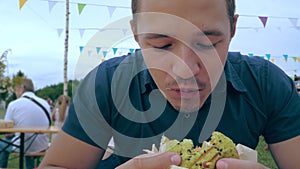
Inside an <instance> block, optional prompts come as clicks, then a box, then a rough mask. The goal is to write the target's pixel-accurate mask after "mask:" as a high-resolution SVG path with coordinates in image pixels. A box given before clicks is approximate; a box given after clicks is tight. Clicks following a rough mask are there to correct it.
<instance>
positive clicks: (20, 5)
mask: <svg viewBox="0 0 300 169" xmlns="http://www.w3.org/2000/svg"><path fill="white" fill-rule="evenodd" d="M26 2H27V0H20V1H19V9H20V10H21V9H22V8H23V6H24V4H25V3H26Z"/></svg>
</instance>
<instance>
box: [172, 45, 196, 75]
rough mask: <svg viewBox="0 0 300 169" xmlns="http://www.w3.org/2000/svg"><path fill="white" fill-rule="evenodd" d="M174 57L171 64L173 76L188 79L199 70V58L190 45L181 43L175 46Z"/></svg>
mask: <svg viewBox="0 0 300 169" xmlns="http://www.w3.org/2000/svg"><path fill="white" fill-rule="evenodd" d="M175 54H176V59H174V62H173V65H172V71H173V73H174V75H175V76H177V77H180V78H181V79H189V78H192V77H194V76H195V75H197V74H198V73H199V72H200V69H201V67H200V58H199V57H198V56H197V55H196V54H195V52H193V50H192V49H191V48H190V47H187V46H185V45H181V46H180V47H178V48H177V52H176V53H175Z"/></svg>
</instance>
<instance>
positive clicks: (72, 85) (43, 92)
mask: <svg viewBox="0 0 300 169" xmlns="http://www.w3.org/2000/svg"><path fill="white" fill-rule="evenodd" d="M78 84H79V81H78V80H69V81H68V96H69V97H70V98H72V97H73V93H74V92H75V91H76V90H77V86H78ZM62 94H63V83H59V84H56V85H51V86H46V87H44V88H42V89H39V90H37V91H36V95H37V96H39V97H42V98H45V99H47V98H49V99H51V100H52V101H55V100H56V99H57V98H58V96H60V95H62Z"/></svg>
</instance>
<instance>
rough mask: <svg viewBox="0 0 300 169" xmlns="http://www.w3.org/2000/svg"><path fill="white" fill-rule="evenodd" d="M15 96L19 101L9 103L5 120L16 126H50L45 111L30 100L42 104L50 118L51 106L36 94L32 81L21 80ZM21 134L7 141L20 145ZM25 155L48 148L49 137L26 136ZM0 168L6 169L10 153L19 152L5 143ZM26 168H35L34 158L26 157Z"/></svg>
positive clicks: (2, 145) (10, 136)
mask: <svg viewBox="0 0 300 169" xmlns="http://www.w3.org/2000/svg"><path fill="white" fill-rule="evenodd" d="M15 94H16V96H17V100H15V101H12V102H10V103H9V105H8V107H7V111H6V114H5V118H4V119H5V120H11V121H13V122H14V126H49V120H48V118H47V115H46V114H45V112H44V110H43V109H42V108H41V107H40V106H38V105H37V104H36V103H35V102H33V101H32V100H30V99H29V98H32V99H34V100H35V101H37V102H38V103H39V104H41V105H42V106H43V107H44V108H45V109H46V110H47V113H48V115H49V117H50V106H49V104H48V103H47V102H46V100H44V99H42V98H40V97H38V96H36V95H35V94H34V86H33V83H32V81H31V80H30V79H24V80H21V82H20V83H19V84H16V86H15ZM19 136H20V134H19V133H15V134H13V135H6V137H7V141H9V142H13V143H14V144H17V145H19V144H20V140H19ZM25 140H26V142H25V150H26V151H25V153H27V154H30V153H37V152H40V151H43V150H46V149H47V148H48V143H49V135H48V134H38V135H37V136H36V137H35V136H34V135H33V134H29V133H28V134H25ZM0 149H1V153H0V160H1V161H0V167H1V168H6V167H7V163H8V157H9V153H10V152H11V151H19V150H18V149H17V148H16V147H13V146H9V147H7V144H5V143H4V142H0ZM25 161H26V168H27V169H32V168H34V167H35V166H34V159H33V157H26V158H25Z"/></svg>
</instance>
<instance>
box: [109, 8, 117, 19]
mask: <svg viewBox="0 0 300 169" xmlns="http://www.w3.org/2000/svg"><path fill="white" fill-rule="evenodd" d="M107 9H108V12H109V16H110V17H112V15H113V14H114V12H115V10H116V7H115V6H107Z"/></svg>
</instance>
